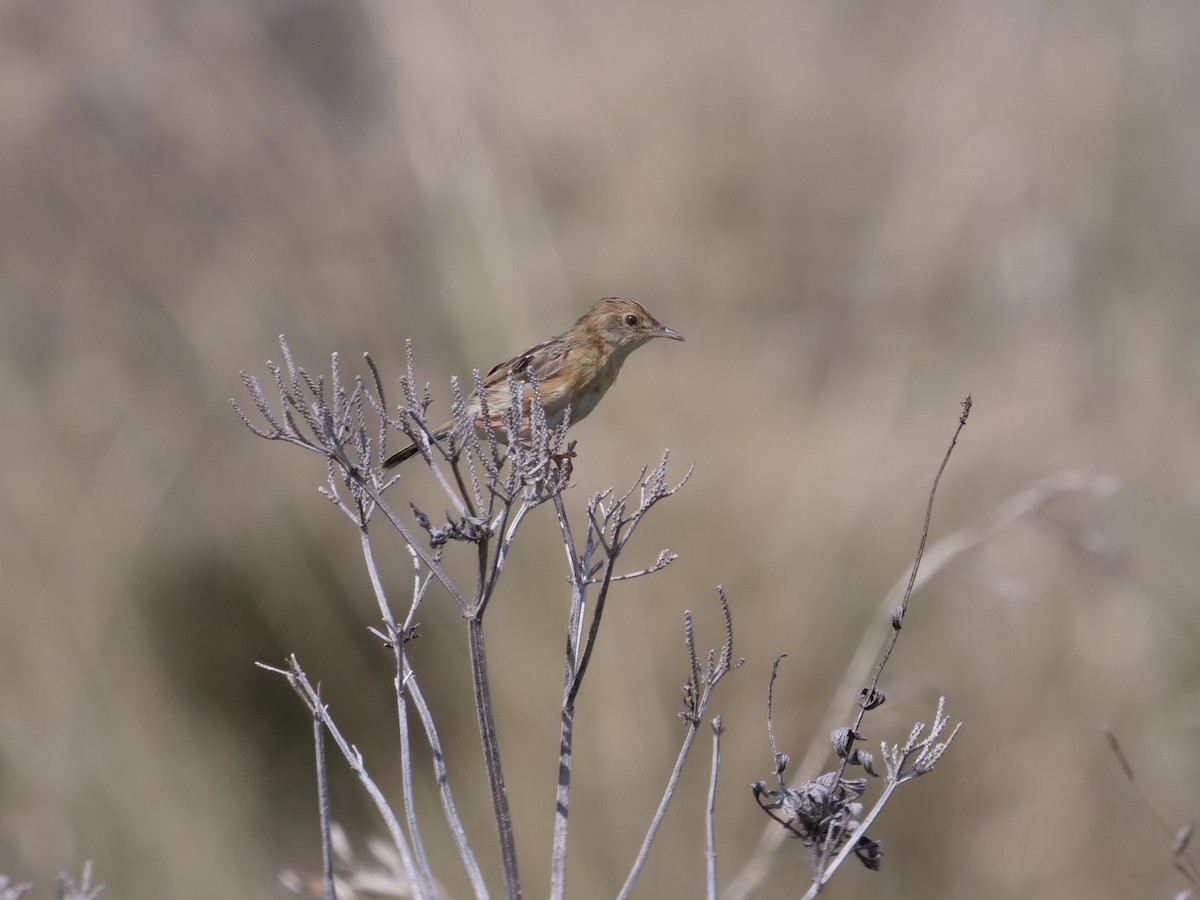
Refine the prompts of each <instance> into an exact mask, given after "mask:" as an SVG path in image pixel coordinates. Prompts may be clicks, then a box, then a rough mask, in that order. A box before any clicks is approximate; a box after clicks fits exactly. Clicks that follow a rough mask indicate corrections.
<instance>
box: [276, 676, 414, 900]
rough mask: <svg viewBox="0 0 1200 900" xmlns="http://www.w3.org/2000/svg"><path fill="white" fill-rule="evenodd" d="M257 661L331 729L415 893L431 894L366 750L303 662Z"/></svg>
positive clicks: (332, 735)
mask: <svg viewBox="0 0 1200 900" xmlns="http://www.w3.org/2000/svg"><path fill="white" fill-rule="evenodd" d="M255 665H257V666H258V667H259V668H262V669H266V670H267V671H268V672H275V673H277V674H279V675H282V676H283V677H284V678H286V679H287V681H288V684H290V685H291V686H292V690H294V691H295V692H296V693H297V695H299V697H300V699H301V700H303V701H304V704H305V706H307V707H308V710H309V712H311V713H312V714H313V715H314V716H315V717H317V718H318V719H320V721H321V724H322V725H324V726H325V728H326V729H327V730H328V731H329V734H330V736H331V737H332V738H333V742H334V743H335V744H337V746H338V749H339V750H341V751H342V756H343V758H345V760H346V762H347V763H349V764H350V771H352V772H353V773H354V774H355V775H356V776H357V777H358V780H359V782H360V783H361V784H362V786H363V788H364V790H366V792H367V796H369V797H370V798H371V801H372V802H373V803H374V804H375V808H376V809H377V810H379V814H380V816H381V817H382V818H383V822H384V825H386V826H387V830H388V834H389V835H391V838H392V843H393V844H394V845H395V847H396V850H397V852H398V853H399V854H400V861H401V865H402V866H403V867H404V874H405V877H406V878H407V879H408V882H409V884H410V885H411V886H412V889H413V896H414V897H421V898H424V897H426V896H427V895H426V894H425V893H424V891H423V890H422V889H421V884H422V882H421V881H420V880H418V878H417V872H416V867H415V865H414V862H413V858H412V853H411V852H410V850H409V847H408V839H407V838H406V837H405V836H404V832H403V830H402V829H401V828H400V822H399V821H398V820H397V819H396V814H395V813H394V812H392V807H391V805H390V804H389V803H388V801H387V798H386V797H384V796H383V791H381V790H380V789H379V785H377V784H376V783H375V780H374V779H373V778H371V776H370V775H369V774H367V770H366V769H365V768H364V766H363V759H362V754H360V753H359V752H358V750H357V749H356V748H354V747H353V746H351V744H350V743H349V742H348V741H347V740H346V739H345V737H343V736H342V732H341V731H340V730H339V729H338V727H337V723H335V722H334V721H333V719H332V717H331V716H330V715H329V710H328V709H327V708H326V707H325V706H323V705H322V704H321V698H320V697H319V696H318V695H317V692H316V690H314V689H313V686H312V683H311V682H310V681H309V680H308V676H307V675H306V674H305V672H304V670H303V669H302V668H300V663H299V661H297V659H296V657H295V654H293V655H292V656H289V657H288V667H287V668H286V669H280V668H277V667H275V666H269V665H267V664H266V663H255Z"/></svg>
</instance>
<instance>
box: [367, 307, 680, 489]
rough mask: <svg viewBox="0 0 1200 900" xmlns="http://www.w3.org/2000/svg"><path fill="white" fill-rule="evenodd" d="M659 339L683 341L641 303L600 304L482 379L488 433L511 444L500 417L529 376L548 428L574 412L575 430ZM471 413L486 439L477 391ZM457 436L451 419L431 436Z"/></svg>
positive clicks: (396, 457)
mask: <svg viewBox="0 0 1200 900" xmlns="http://www.w3.org/2000/svg"><path fill="white" fill-rule="evenodd" d="M659 337H661V338H670V339H671V340H673V341H682V340H683V335H681V334H680V333H679V332H678V331H675V330H674V329H672V328H668V327H667V326H665V325H663V324H661V323H660V322H659V321H658V319H656V318H654V316H652V315H650V313H649V312H648V311H647V310H646V307H644V306H642V304H640V303H636V302H634V301H633V300H625V299H623V298H621V297H610V298H608V299H607V300H600V301H598V302H596V303H595V304H594V305H593V306H592V308H591V309H589V310H588V311H587V312H586V313H584V314H583V315H582V316H580V318H579V320H578V321H577V322H576V323H575V324H574V325H572V326H571V327H570V328H568V329H567V330H566V331H564V332H563V333H562V334H560V335H558V337H552V338H550V340H548V341H545V342H544V343H541V344H538V345H536V346H534V347H530V348H529V349H528V350H526V351H525V352H524V353H522V354H520V355H519V356H514V357H513V358H512V359H510V360H508V361H507V362H502V363H500V364H499V365H497V366H496V367H495V368H494V369H492V370H491V371H490V372H488V373H487V377H486V378H484V379H483V390H484V392H485V393H486V395H487V406H488V416H489V422H488V423H487V425H488V427H490V428H491V429H492V431H493V432H495V433H496V436H497V438H499V439H500V440H501V441H504V440H507V435H506V434H505V432H504V426H503V424H502V419H501V415H502V414H503V413H504V412H506V411H507V410H508V409H509V408H510V407H511V406H512V392H511V391H510V390H509V386H508V376H509V375H510V374H511V375H515V376H517V378H518V380H525V381H527V380H528V375H527V373H533V374H534V375H535V376H537V381H538V389H539V390H540V391H541V395H542V408H543V409H545V410H546V424H547V425H548V426H549V427H550V428H557V427H558V426H559V425H561V424H562V421H563V416H564V415H565V414H566V411H567V407H568V406H569V407H570V408H571V424H572V425H574V424H575V423H576V422H578V421H580V420H581V419H583V418H584V417H585V416H586V415H587V414H588V413H590V412H591V411H592V410H593V409H595V408H596V404H597V403H599V402H600V398H601V397H603V396H604V392H605V391H607V390H608V389H609V388H610V387H612V384H613V382H614V381H616V380H617V373H618V372H620V371H621V364H622V363H623V362H625V357H627V356H628V355H629V354H630V353H632V352H633V351H634V350H636V349H637V348H638V347H640V346H642V344H644V343H646V342H647V341H649V340H650V339H651V338H659ZM523 393H524V398H523V403H524V416H523V419H522V428H521V434H522V436H524V435H527V434H528V433H529V404H530V402H531V401H532V399H533V388H532V387H529V388H527V389H526V390H525V391H524V392H523ZM467 410H468V412H470V413H471V415H472V416H474V417H475V428H476V430H477V431H478V432H479V433H480V434H481V435H482V434H486V431H485V428H484V422H483V421H482V418H481V416H480V413H481V410H482V405H481V404H480V402H479V392H478V391H476V392H475V393H473V394H472V395H471V397H470V398H469V399H468V400H467ZM453 432H454V420H453V419H451V420H450V421H449V422H446V423H445V424H444V425H442V426H441V427H439V428H437V429H436V430H434V431H433V432H432V435H433V437H434V438H436V439H438V440H442V439H444V438H447V437H449V436H450V435H451V434H452V433H453ZM419 452H420V448H419V447H418V446H417V445H416V444H409V445H408V446H407V447H405V448H404V449H403V450H401V451H400V452H399V453H394V454H392V455H391V456H389V457H388V458H387V460H386V461H385V462H384V464H383V467H384V468H385V469H391V468H394V467H395V466H398V465H400V463H402V462H404V461H405V460H406V459H409V458H410V457H413V456H416V455H417V454H418V453H419Z"/></svg>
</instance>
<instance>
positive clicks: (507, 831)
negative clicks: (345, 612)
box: [359, 466, 521, 898]
mask: <svg viewBox="0 0 1200 900" xmlns="http://www.w3.org/2000/svg"><path fill="white" fill-rule="evenodd" d="M433 468H437V467H436V466H434V467H433ZM359 480H360V481H361V483H362V486H363V489H364V490H365V491H366V492H367V493H368V495H369V496H370V497H371V499H372V500H373V501H374V502H375V504H376V506H377V508H378V509H379V511H380V512H381V513H383V515H384V516H385V517H386V518H387V519H388V521H389V522H391V523H392V525H393V527H395V528H396V530H397V531H399V532H400V534H401V536H402V537H403V539H404V541H405V543H406V544H407V545H408V546H409V547H410V548H411V549H412V552H413V553H415V554H416V555H417V556H418V557H419V558H420V560H421V562H422V563H423V564H424V565H425V566H426V568H428V569H429V571H430V572H431V573H432V574H433V576H434V577H435V578H437V580H438V581H439V582H441V584H442V585H443V586H446V587H447V589H448V590H449V591H450V594H451V596H452V597H454V599H455V601H456V602H457V603H458V604H459V608H460V609H461V610H462V611H463V614H464V615H465V616H466V617H467V640H468V646H469V649H470V656H471V680H472V682H473V686H474V690H475V708H476V716H477V719H478V725H479V734H480V739H481V741H482V743H483V753H484V762H485V765H486V768H487V774H488V787H489V791H490V793H491V797H492V810H493V814H494V816H495V819H496V830H497V838H498V841H499V846H500V858H501V864H502V866H503V869H504V882H505V892H506V895H507V896H508V897H511V898H515V897H519V896H520V895H521V889H520V876H519V873H518V871H517V854H516V840H515V837H514V835H513V830H512V816H511V815H510V813H509V809H508V795H507V793H506V791H505V786H504V772H503V766H502V764H501V761H500V746H499V742H498V740H497V737H496V726H495V720H494V717H493V713H492V703H491V690H490V688H489V686H488V683H487V677H488V676H487V658H486V653H487V651H486V646H485V643H484V639H483V620H482V615H483V610H484V609H485V608H486V605H487V600H488V598H489V597H490V595H491V593H492V592H493V590H494V588H495V579H487V578H485V577H484V573H485V572H486V562H487V556H488V543H489V542H488V541H487V539H486V538H483V539H482V540H481V542H480V550H479V560H480V564H479V575H478V576H477V578H478V580H477V583H476V592H475V596H474V599H473V600H471V601H468V600H467V599H466V597H464V596H463V595H462V594H461V593H460V592H459V591H458V588H457V587H456V586H455V585H454V583H453V582H452V581H451V580H450V578H449V576H448V575H446V573H445V571H444V570H443V569H442V567H441V566H440V565H439V564H438V563H437V561H436V560H434V559H433V557H432V556H431V555H430V553H429V551H428V550H426V549H425V548H424V547H423V546H421V545H420V544H419V543H418V542H417V540H416V538H415V536H414V535H413V534H412V533H411V532H410V531H409V530H408V528H407V526H405V524H404V522H403V521H402V520H401V519H400V518H399V516H397V515H396V512H395V511H394V510H393V509H392V508H391V507H390V506H389V505H388V503H387V502H386V501H385V500H384V499H383V498H382V497H381V496H380V495H379V493H378V491H376V489H375V488H374V486H373V485H371V484H370V483H369V482H367V481H366V480H364V479H359Z"/></svg>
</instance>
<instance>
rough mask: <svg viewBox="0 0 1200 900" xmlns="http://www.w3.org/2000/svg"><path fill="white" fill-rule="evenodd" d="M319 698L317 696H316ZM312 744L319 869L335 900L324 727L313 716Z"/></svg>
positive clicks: (328, 899) (330, 898)
mask: <svg viewBox="0 0 1200 900" xmlns="http://www.w3.org/2000/svg"><path fill="white" fill-rule="evenodd" d="M318 699H319V698H318ZM313 746H314V747H315V748H316V754H317V809H318V811H319V815H320V821H321V869H322V872H323V873H324V875H325V900H337V889H336V888H334V886H333V840H332V838H331V837H330V833H329V827H330V826H329V782H328V779H327V778H326V771H325V728H324V726H323V725H322V724H321V718H320V716H315V715H314V716H313Z"/></svg>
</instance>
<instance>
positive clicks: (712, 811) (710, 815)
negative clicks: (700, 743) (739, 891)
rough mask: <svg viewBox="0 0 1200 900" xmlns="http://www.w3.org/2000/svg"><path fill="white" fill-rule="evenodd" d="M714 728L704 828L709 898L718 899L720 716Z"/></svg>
mask: <svg viewBox="0 0 1200 900" xmlns="http://www.w3.org/2000/svg"><path fill="white" fill-rule="evenodd" d="M712 730H713V752H712V774H711V775H710V776H709V779H708V810H707V814H706V815H705V817H704V822H705V829H704V830H705V837H706V846H707V849H706V852H705V859H706V860H707V862H708V872H707V876H708V877H707V879H706V880H707V882H708V900H717V776H718V774H719V773H720V771H721V734H722V733H723V732H724V730H725V729H724V727H723V726H722V725H721V717H720V716H717V717H716V718H715V719H713V720H712Z"/></svg>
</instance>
